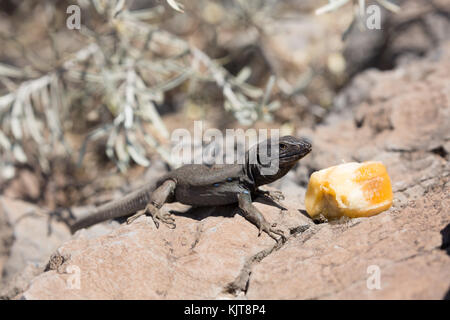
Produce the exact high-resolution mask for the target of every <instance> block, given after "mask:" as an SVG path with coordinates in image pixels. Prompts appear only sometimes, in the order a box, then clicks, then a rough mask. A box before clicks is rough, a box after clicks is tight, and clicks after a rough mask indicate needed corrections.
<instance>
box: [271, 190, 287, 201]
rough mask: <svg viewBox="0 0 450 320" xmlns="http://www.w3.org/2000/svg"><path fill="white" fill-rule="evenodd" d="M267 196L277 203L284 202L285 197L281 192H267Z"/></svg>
mask: <svg viewBox="0 0 450 320" xmlns="http://www.w3.org/2000/svg"><path fill="white" fill-rule="evenodd" d="M267 196H268V197H269V198H270V199H272V200H275V201H280V200H284V199H285V198H284V195H283V193H282V192H281V191H267Z"/></svg>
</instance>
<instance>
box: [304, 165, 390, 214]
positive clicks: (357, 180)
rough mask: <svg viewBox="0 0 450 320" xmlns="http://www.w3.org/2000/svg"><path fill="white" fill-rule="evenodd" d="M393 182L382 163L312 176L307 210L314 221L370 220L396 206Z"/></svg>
mask: <svg viewBox="0 0 450 320" xmlns="http://www.w3.org/2000/svg"><path fill="white" fill-rule="evenodd" d="M392 199H393V194H392V187H391V180H390V178H389V175H388V173H387V170H386V168H385V166H384V165H383V164H382V163H381V162H376V161H368V162H363V163H357V162H350V163H344V164H341V165H337V166H334V167H330V168H326V169H323V170H320V171H316V172H314V173H313V174H312V175H311V178H310V180H309V184H308V190H307V191H306V198H305V206H306V211H307V212H308V214H309V215H310V216H311V217H312V218H314V217H316V216H319V215H320V214H322V215H323V216H324V217H325V218H327V219H333V218H339V217H342V216H347V217H350V218H357V217H368V216H373V215H375V214H378V213H380V212H382V211H384V210H387V209H389V207H390V206H391V205H392Z"/></svg>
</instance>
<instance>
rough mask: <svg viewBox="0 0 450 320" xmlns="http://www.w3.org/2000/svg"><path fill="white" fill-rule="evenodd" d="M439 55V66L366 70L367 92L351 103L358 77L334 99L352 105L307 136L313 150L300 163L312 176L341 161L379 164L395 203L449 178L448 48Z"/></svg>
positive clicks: (422, 64)
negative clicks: (368, 84) (390, 181)
mask: <svg viewBox="0 0 450 320" xmlns="http://www.w3.org/2000/svg"><path fill="white" fill-rule="evenodd" d="M439 51H440V52H441V54H440V57H441V60H440V61H433V59H431V58H429V59H425V60H424V61H421V62H417V63H416V64H414V65H408V66H402V67H399V68H398V69H396V70H394V71H387V72H373V71H369V72H367V73H368V74H369V77H368V76H367V75H366V74H362V75H361V77H362V78H365V79H370V81H366V83H371V84H372V87H371V90H370V93H369V91H367V93H366V94H365V95H363V96H360V97H359V98H356V99H355V98H354V97H355V95H354V94H349V92H350V93H351V92H355V91H358V90H359V88H360V87H361V85H360V83H364V81H363V82H361V81H360V80H358V78H359V77H357V78H356V79H355V81H354V82H353V83H354V85H355V86H356V88H353V87H352V85H350V87H349V88H347V89H345V90H344V92H343V93H342V95H341V97H339V98H338V101H340V103H343V101H347V102H348V103H352V102H356V104H354V105H352V104H349V105H348V108H347V109H338V110H337V112H335V113H333V114H331V115H330V116H329V117H328V119H327V121H326V122H325V123H324V124H323V125H321V126H318V127H317V128H316V129H315V130H314V131H313V132H307V133H306V135H307V136H308V137H309V138H310V139H311V140H312V143H313V151H312V152H311V154H310V155H308V157H306V158H305V159H304V160H302V164H304V165H306V166H307V167H309V168H310V171H315V170H319V169H323V168H327V167H330V166H333V165H337V164H339V163H342V162H351V161H359V162H361V161H367V160H378V161H381V162H383V163H384V165H385V166H386V167H387V170H388V172H389V175H390V177H391V180H392V183H393V189H394V192H396V195H395V198H397V199H398V200H401V201H400V202H398V203H405V201H407V200H408V199H413V198H417V197H420V196H421V195H423V193H424V191H425V189H426V187H427V186H426V185H427V184H428V185H430V184H433V181H435V178H436V177H439V176H440V175H444V176H445V175H449V172H450V164H449V161H448V160H449V155H448V153H447V152H446V151H445V150H446V149H445V148H446V145H447V143H448V141H449V140H450V131H449V130H448V128H450V107H449V106H450V96H449V92H450V90H449V89H450V80H449V78H448V76H447V75H448V74H449V72H450V62H449V61H450V43H447V44H446V45H445V46H443V47H441V48H439ZM298 135H300V136H301V135H304V134H303V133H302V132H299V134H298ZM355 137H357V138H356V139H355ZM413 188H416V190H414V189H413ZM408 189H411V190H408ZM407 190H408V191H407Z"/></svg>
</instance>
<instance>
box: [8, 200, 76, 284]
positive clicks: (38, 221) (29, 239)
mask: <svg viewBox="0 0 450 320" xmlns="http://www.w3.org/2000/svg"><path fill="white" fill-rule="evenodd" d="M0 212H1V213H0V216H2V215H3V216H4V217H6V219H7V221H8V223H9V225H10V226H11V228H12V230H13V239H14V240H13V242H12V243H10V244H9V254H8V259H7V261H6V262H5V264H4V267H3V277H4V279H3V280H4V281H5V282H6V281H9V280H11V279H12V278H13V276H15V275H16V274H18V273H20V272H21V271H23V270H24V268H25V267H26V266H27V265H32V266H39V265H45V263H47V261H48V259H49V257H50V255H51V254H52V253H53V252H54V251H55V250H56V249H57V248H58V247H59V246H60V245H61V244H62V243H63V242H64V241H67V240H68V239H70V231H69V229H68V228H67V226H66V225H65V224H63V223H61V222H57V221H55V220H50V221H49V219H48V215H47V214H45V213H44V212H43V211H42V210H39V209H38V208H37V207H35V206H33V205H30V204H28V203H26V202H23V201H19V200H12V199H9V198H7V197H0ZM49 227H50V229H49ZM49 231H50V234H49Z"/></svg>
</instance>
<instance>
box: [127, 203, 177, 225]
mask: <svg viewBox="0 0 450 320" xmlns="http://www.w3.org/2000/svg"><path fill="white" fill-rule="evenodd" d="M147 213H148V214H150V216H151V217H152V220H153V223H154V224H155V227H156V229H158V228H159V221H161V222H162V223H164V224H166V225H167V226H168V227H169V228H170V229H175V228H176V224H175V219H174V218H172V217H171V216H170V214H169V213H167V212H163V213H162V212H161V209H158V208H156V207H155V206H154V205H151V204H149V205H148V206H147V207H146V208H145V209H144V210H141V211H138V212H137V213H136V214H134V215H132V216H131V217H129V218H128V219H127V223H128V224H130V223H132V222H133V221H134V220H136V219H137V218H139V217H140V216H142V215H144V214H147Z"/></svg>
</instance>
